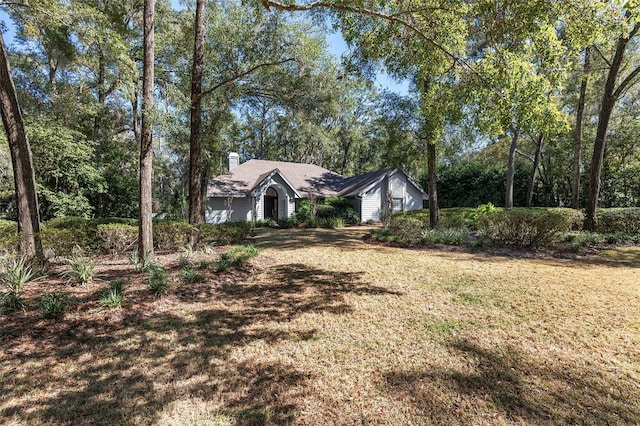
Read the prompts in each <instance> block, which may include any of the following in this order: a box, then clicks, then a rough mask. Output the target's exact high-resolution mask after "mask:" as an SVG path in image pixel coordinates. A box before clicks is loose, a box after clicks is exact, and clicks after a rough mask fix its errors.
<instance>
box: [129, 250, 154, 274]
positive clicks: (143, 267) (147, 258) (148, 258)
mask: <svg viewBox="0 0 640 426" xmlns="http://www.w3.org/2000/svg"><path fill="white" fill-rule="evenodd" d="M129 262H130V263H131V264H132V265H133V266H134V267H135V268H136V270H138V271H142V272H145V273H149V271H151V270H152V269H156V268H158V266H159V265H158V263H157V262H156V261H155V259H154V258H153V255H152V254H151V252H150V251H149V252H147V253H145V255H144V258H143V259H142V261H141V260H140V257H139V256H138V250H134V251H132V252H131V254H130V255H129Z"/></svg>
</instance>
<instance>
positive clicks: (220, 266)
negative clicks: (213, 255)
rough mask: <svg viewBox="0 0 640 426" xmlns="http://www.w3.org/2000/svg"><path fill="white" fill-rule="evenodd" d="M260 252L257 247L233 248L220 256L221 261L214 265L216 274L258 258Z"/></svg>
mask: <svg viewBox="0 0 640 426" xmlns="http://www.w3.org/2000/svg"><path fill="white" fill-rule="evenodd" d="M258 253H259V250H258V248H257V247H255V246H240V247H233V248H231V249H229V250H227V251H225V252H224V253H222V254H221V255H220V259H218V261H217V262H216V263H215V264H214V269H215V271H216V272H223V271H226V270H227V269H229V268H230V267H237V266H240V265H241V264H243V263H244V262H246V261H247V260H249V259H251V258H252V257H255V256H257V255H258Z"/></svg>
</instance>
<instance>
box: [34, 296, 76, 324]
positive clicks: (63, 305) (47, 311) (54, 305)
mask: <svg viewBox="0 0 640 426" xmlns="http://www.w3.org/2000/svg"><path fill="white" fill-rule="evenodd" d="M68 306H69V298H68V297H67V295H66V294H65V293H46V294H44V295H43V296H42V299H40V309H41V310H42V314H43V315H44V316H45V318H62V317H63V316H64V314H65V313H66V311H67V307H68Z"/></svg>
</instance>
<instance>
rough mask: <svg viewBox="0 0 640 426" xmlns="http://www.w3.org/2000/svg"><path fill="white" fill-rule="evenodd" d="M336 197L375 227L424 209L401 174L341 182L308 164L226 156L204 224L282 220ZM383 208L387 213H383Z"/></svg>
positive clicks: (340, 178)
mask: <svg viewBox="0 0 640 426" xmlns="http://www.w3.org/2000/svg"><path fill="white" fill-rule="evenodd" d="M312 196H314V197H316V198H319V199H322V198H327V197H333V196H341V197H345V198H347V199H349V200H350V201H351V205H352V206H353V208H354V209H355V210H356V212H358V214H359V215H360V220H361V221H362V222H366V221H367V220H370V219H371V220H375V221H378V220H380V219H381V217H380V216H381V214H382V212H384V211H385V210H387V211H388V210H389V208H388V207H391V210H392V211H393V212H397V211H409V210H417V209H421V208H423V204H424V201H425V200H427V195H426V194H425V192H424V191H423V190H422V188H420V185H418V184H417V183H416V182H414V181H413V180H412V179H411V177H409V175H408V174H407V173H405V172H403V171H401V170H380V171H377V172H371V173H366V174H364V175H360V176H354V177H350V178H345V177H343V176H341V175H339V174H337V173H334V172H332V171H330V170H327V169H325V168H323V167H320V166H316V165H313V164H301V163H289V162H285V161H267V160H249V161H247V162H246V163H243V164H240V162H239V155H238V154H236V153H233V152H232V153H230V154H229V172H228V173H226V174H224V175H221V176H218V177H216V178H214V179H212V180H211V181H210V182H209V186H208V189H207V198H208V201H207V211H206V221H207V222H208V223H223V222H227V221H232V222H237V221H241V220H246V221H254V220H263V219H268V218H273V219H286V218H289V217H291V215H292V214H293V213H294V212H295V211H296V207H297V206H298V205H299V203H300V201H301V200H303V199H305V198H306V199H308V198H311V197H312ZM387 206H388V207H387Z"/></svg>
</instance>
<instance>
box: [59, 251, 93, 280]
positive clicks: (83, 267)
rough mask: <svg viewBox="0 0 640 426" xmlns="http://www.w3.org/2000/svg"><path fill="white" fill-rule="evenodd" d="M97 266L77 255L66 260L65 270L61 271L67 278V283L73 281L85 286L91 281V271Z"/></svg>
mask: <svg viewBox="0 0 640 426" xmlns="http://www.w3.org/2000/svg"><path fill="white" fill-rule="evenodd" d="M96 266H97V262H95V261H93V260H91V259H88V258H85V257H84V256H83V255H82V254H77V255H76V256H74V257H73V258H71V259H68V260H67V269H65V270H64V271H62V275H63V276H65V277H68V281H67V282H70V281H75V282H76V283H78V284H81V285H85V284H88V283H90V282H91V281H92V280H93V271H94V269H95V268H96Z"/></svg>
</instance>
